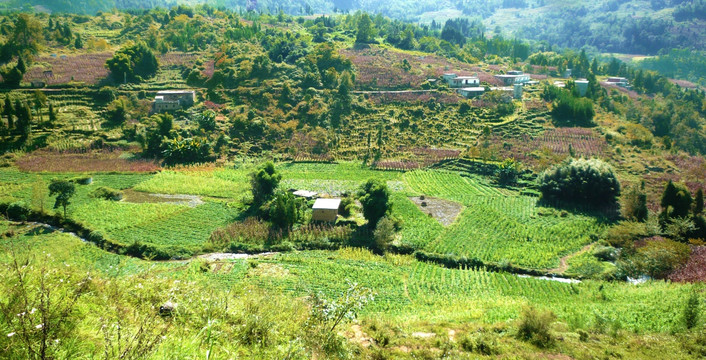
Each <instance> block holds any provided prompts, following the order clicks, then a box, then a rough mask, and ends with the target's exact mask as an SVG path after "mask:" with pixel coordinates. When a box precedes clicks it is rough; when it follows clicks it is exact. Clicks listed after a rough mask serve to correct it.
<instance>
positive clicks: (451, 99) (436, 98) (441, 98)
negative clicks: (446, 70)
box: [369, 92, 463, 105]
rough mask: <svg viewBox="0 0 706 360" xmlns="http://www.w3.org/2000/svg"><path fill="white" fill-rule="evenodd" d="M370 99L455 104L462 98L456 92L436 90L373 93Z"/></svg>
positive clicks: (380, 102)
mask: <svg viewBox="0 0 706 360" xmlns="http://www.w3.org/2000/svg"><path fill="white" fill-rule="evenodd" d="M369 97H370V100H371V101H372V102H373V103H375V104H378V105H379V104H389V103H416V102H421V103H426V102H430V101H433V102H436V103H441V104H456V103H458V102H459V101H460V100H462V99H463V97H462V96H460V95H458V94H456V93H451V94H449V93H438V92H425V93H414V92H407V93H375V94H370V95H369Z"/></svg>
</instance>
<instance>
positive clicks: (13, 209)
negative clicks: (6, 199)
mask: <svg viewBox="0 0 706 360" xmlns="http://www.w3.org/2000/svg"><path fill="white" fill-rule="evenodd" d="M28 216H29V209H27V207H25V204H24V203H21V202H14V203H12V204H10V205H9V206H8V207H7V217H8V218H10V219H12V220H16V221H25V220H27V217H28Z"/></svg>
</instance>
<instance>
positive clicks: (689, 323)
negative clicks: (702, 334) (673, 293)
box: [684, 290, 701, 329]
mask: <svg viewBox="0 0 706 360" xmlns="http://www.w3.org/2000/svg"><path fill="white" fill-rule="evenodd" d="M700 317H701V299H699V293H698V292H696V291H695V290H692V291H691V294H690V295H689V299H687V301H686V304H685V306H684V325H686V328H687V329H693V328H694V327H696V325H697V324H698V323H699V318H700Z"/></svg>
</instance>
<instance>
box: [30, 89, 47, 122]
mask: <svg viewBox="0 0 706 360" xmlns="http://www.w3.org/2000/svg"><path fill="white" fill-rule="evenodd" d="M33 97H34V99H33V101H32V105H34V111H35V113H36V114H37V115H38V116H39V121H44V119H42V109H43V108H44V107H45V106H46V105H47V101H48V99H47V96H46V95H44V92H43V91H40V90H35V91H34V94H33Z"/></svg>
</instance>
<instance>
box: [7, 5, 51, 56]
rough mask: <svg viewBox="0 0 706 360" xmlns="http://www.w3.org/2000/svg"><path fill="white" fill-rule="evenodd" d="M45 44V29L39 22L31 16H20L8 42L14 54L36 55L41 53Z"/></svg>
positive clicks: (22, 14) (24, 14) (23, 14)
mask: <svg viewBox="0 0 706 360" xmlns="http://www.w3.org/2000/svg"><path fill="white" fill-rule="evenodd" d="M43 42H44V29H43V27H42V24H41V23H40V22H39V20H37V19H36V18H35V17H34V16H33V15H30V14H26V13H21V14H18V15H17V18H16V19H15V23H14V29H13V31H12V33H11V34H10V39H9V42H8V44H9V45H10V46H11V50H12V51H11V52H12V54H14V55H34V54H36V53H38V52H39V49H40V48H41V46H42V43H43Z"/></svg>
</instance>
